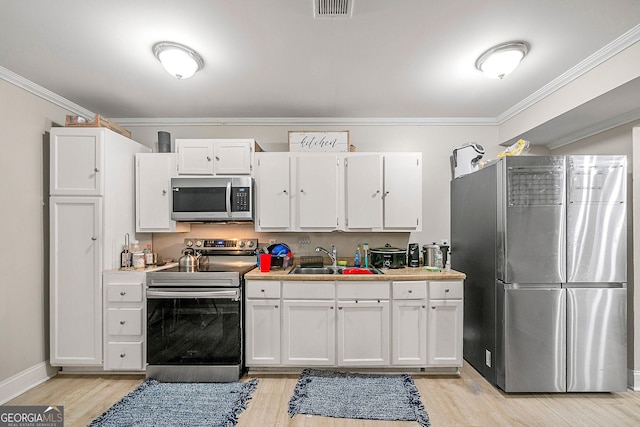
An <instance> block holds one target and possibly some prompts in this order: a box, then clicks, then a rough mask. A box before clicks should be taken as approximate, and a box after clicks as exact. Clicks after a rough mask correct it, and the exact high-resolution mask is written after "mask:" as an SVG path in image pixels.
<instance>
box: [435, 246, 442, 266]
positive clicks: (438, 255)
mask: <svg viewBox="0 0 640 427" xmlns="http://www.w3.org/2000/svg"><path fill="white" fill-rule="evenodd" d="M433 258H434V261H435V267H437V268H439V269H441V270H442V269H443V268H444V265H442V251H441V250H440V248H439V247H438V249H436V252H435V255H434V257H433Z"/></svg>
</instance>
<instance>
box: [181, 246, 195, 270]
mask: <svg viewBox="0 0 640 427" xmlns="http://www.w3.org/2000/svg"><path fill="white" fill-rule="evenodd" d="M178 269H179V270H180V271H188V272H195V271H198V257H197V256H196V255H195V251H194V250H193V249H191V248H184V249H183V250H182V256H181V257H180V259H179V260H178Z"/></svg>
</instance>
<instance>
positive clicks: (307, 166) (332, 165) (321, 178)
mask: <svg viewBox="0 0 640 427" xmlns="http://www.w3.org/2000/svg"><path fill="white" fill-rule="evenodd" d="M295 162H296V193H295V194H296V195H295V200H296V213H297V225H298V227H299V228H300V229H325V230H335V229H337V228H338V225H339V224H338V162H339V160H338V157H337V156H336V155H327V154H317V155H309V156H297V157H296V158H295Z"/></svg>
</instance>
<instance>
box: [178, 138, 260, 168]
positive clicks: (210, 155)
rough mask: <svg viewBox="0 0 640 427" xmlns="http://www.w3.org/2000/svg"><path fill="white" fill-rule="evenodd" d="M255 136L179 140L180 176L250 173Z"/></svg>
mask: <svg viewBox="0 0 640 427" xmlns="http://www.w3.org/2000/svg"><path fill="white" fill-rule="evenodd" d="M254 149H255V141H254V140H253V139H176V153H177V154H178V173H179V174H180V175H249V174H251V167H252V160H253V152H254Z"/></svg>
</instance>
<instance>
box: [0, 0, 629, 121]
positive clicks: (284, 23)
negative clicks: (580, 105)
mask: <svg viewBox="0 0 640 427" xmlns="http://www.w3.org/2000/svg"><path fill="white" fill-rule="evenodd" d="M353 1H354V3H353V16H352V17H351V18H350V19H326V18H325V19H314V14H313V0H182V1H176V0H135V1H133V0H102V1H100V2H95V1H86V0H60V1H41V0H21V1H8V0H4V1H2V5H1V6H0V40H2V43H0V66H2V67H4V68H6V69H7V70H9V71H10V72H12V73H15V74H17V75H19V76H22V77H24V78H25V79H28V80H29V81H31V82H33V83H35V84H37V85H40V86H42V87H44V88H46V89H48V90H50V91H52V92H54V93H55V94H57V95H59V96H61V97H64V98H66V99H68V100H70V101H72V102H73V103H76V104H78V105H79V106H82V107H83V108H86V109H88V110H90V111H93V112H95V113H99V114H102V115H104V116H106V117H112V118H116V117H117V118H197V117H215V118H301V117H314V118H457V119H471V118H493V119H495V118H496V117H499V116H500V115H501V114H503V113H505V111H507V110H509V109H510V108H513V106H514V105H516V104H518V103H520V102H521V101H522V100H524V99H526V98H527V97H529V96H531V95H532V94H533V93H535V92H536V91H539V90H540V89H541V88H543V87H545V85H548V84H549V83H550V82H552V81H554V80H556V79H558V78H559V77H560V76H562V75H563V74H564V73H565V72H567V71H568V70H570V69H572V68H574V67H576V65H578V64H580V63H582V62H583V61H585V60H586V59H587V58H589V57H590V56H592V55H593V54H595V53H596V52H599V51H601V50H602V49H606V47H607V46H608V45H609V44H610V43H612V42H613V41H615V40H616V39H618V38H620V37H621V36H623V35H624V34H625V33H627V32H628V31H630V30H632V29H633V28H635V27H636V26H637V25H638V24H639V22H640V21H639V20H638V17H640V1H638V0H535V1H525V0H520V1H518V0H483V1H478V0H452V1H435V0H431V1H428V0H353ZM510 40H524V41H526V42H528V43H529V44H530V45H531V49H530V51H529V54H528V56H527V57H526V58H525V60H524V61H523V62H522V64H521V65H520V67H519V68H518V69H517V70H516V71H515V72H514V73H513V74H511V75H509V76H507V77H506V78H504V79H503V80H492V79H488V78H486V77H484V76H483V75H482V74H481V73H480V72H479V71H477V70H476V69H475V67H474V63H475V60H476V58H477V57H478V56H479V55H480V54H482V52H483V51H485V50H486V49H488V48H489V47H491V46H493V45H496V44H499V43H502V42H505V41H510ZM158 41H174V42H178V43H182V44H186V45H188V46H190V47H191V48H193V49H195V50H197V51H198V52H199V53H200V54H201V55H202V56H203V58H204V61H205V67H204V69H203V70H201V71H200V72H198V73H197V74H196V75H195V76H194V77H192V78H191V79H188V80H176V79H174V78H173V77H171V76H170V75H169V74H168V73H166V72H165V71H164V70H163V68H162V67H161V66H160V64H159V63H158V62H157V60H156V58H155V57H154V56H153V53H152V51H151V47H152V45H153V44H154V43H156V42H158ZM638 104H640V100H639V101H638ZM638 106H640V105H638Z"/></svg>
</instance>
